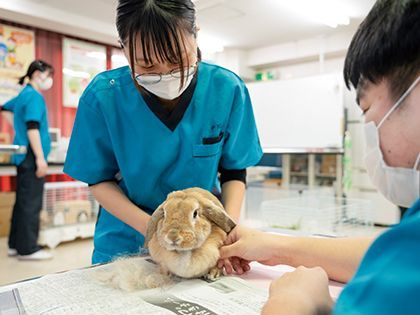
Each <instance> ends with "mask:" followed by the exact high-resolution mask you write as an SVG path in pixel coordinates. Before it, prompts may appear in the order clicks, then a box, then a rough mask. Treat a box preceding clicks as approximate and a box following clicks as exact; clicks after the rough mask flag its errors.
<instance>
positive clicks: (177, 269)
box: [147, 188, 234, 278]
mask: <svg viewBox="0 0 420 315" xmlns="http://www.w3.org/2000/svg"><path fill="white" fill-rule="evenodd" d="M159 211H160V212H161V213H159ZM156 216H157V217H158V218H160V219H158V220H157V224H156V230H155V232H154V233H153V231H152V232H151V231H148V238H149V237H150V239H148V243H147V245H148V248H149V252H150V255H151V257H152V258H153V260H154V261H155V262H156V263H158V264H159V265H160V267H161V270H162V271H163V272H169V273H171V274H174V275H177V276H180V277H183V278H194V277H201V276H205V277H207V278H217V277H219V276H220V275H221V270H220V269H218V268H217V266H216V265H217V261H218V259H219V257H220V256H219V248H220V247H221V246H222V245H223V242H224V240H225V238H226V235H227V232H229V231H230V229H232V228H233V226H234V223H233V221H232V220H231V219H230V218H229V217H228V216H227V214H226V212H225V211H224V209H223V206H222V204H221V203H220V201H219V200H218V199H217V198H216V197H215V196H214V195H212V194H211V193H210V192H208V191H206V190H203V189H200V188H190V189H186V190H182V191H176V192H173V193H171V194H169V195H168V198H167V199H166V201H165V202H164V203H163V204H162V205H161V206H160V207H159V208H158V210H157V213H156ZM214 221H216V222H214ZM216 223H217V224H216ZM149 227H150V226H149ZM222 228H224V229H228V231H224V230H223V229H222ZM151 229H153V227H151ZM149 232H151V233H149ZM149 234H152V235H149Z"/></svg>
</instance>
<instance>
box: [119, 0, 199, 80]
mask: <svg viewBox="0 0 420 315" xmlns="http://www.w3.org/2000/svg"><path fill="white" fill-rule="evenodd" d="M116 24H117V31H118V35H119V37H120V41H121V45H122V46H123V47H124V46H125V47H128V50H129V57H130V59H131V69H132V72H133V76H134V59H135V48H136V41H137V36H139V39H140V42H141V45H142V47H143V56H144V59H145V62H146V63H151V56H152V55H153V54H154V55H155V56H156V57H157V59H158V61H159V62H164V61H165V62H169V63H173V64H179V65H180V66H181V68H185V67H186V66H189V65H184V64H183V60H182V48H183V49H184V50H185V40H184V36H183V35H184V34H192V35H194V36H196V35H197V26H196V16H195V7H194V3H193V2H192V1H191V0H119V2H118V7H117V19H116ZM197 53H198V58H199V60H200V58H201V53H200V51H198V52H197ZM183 75H184V73H183V72H181V76H182V77H181V82H182V84H184V77H183Z"/></svg>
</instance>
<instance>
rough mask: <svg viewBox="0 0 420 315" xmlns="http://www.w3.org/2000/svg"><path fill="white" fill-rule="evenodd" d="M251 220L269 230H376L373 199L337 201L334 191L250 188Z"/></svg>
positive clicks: (352, 232)
mask: <svg viewBox="0 0 420 315" xmlns="http://www.w3.org/2000/svg"><path fill="white" fill-rule="evenodd" d="M246 213H247V216H248V217H247V219H250V220H253V221H254V222H255V221H258V226H259V227H260V228H265V229H269V230H271V229H279V230H290V231H296V232H297V233H298V234H319V235H329V236H354V235H366V234H369V233H371V232H372V230H373V217H372V204H371V202H370V201H369V200H362V199H354V198H337V197H335V196H334V192H333V190H332V189H330V190H328V189H326V188H323V189H303V188H302V187H299V189H289V190H282V189H279V188H278V187H277V188H268V187H264V188H261V187H249V188H248V191H247V200H246Z"/></svg>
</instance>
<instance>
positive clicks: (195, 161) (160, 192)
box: [64, 0, 262, 263]
mask: <svg viewBox="0 0 420 315" xmlns="http://www.w3.org/2000/svg"><path fill="white" fill-rule="evenodd" d="M117 29H118V33H119V37H120V40H121V46H122V48H123V49H124V52H125V54H126V56H127V58H128V60H129V63H130V67H123V68H119V69H116V70H111V71H107V72H104V73H101V74H99V75H98V76H97V77H96V78H95V79H94V80H93V81H92V82H91V84H90V85H89V86H88V87H87V89H86V90H85V92H84V93H83V95H82V97H81V99H80V103H79V107H78V111H77V116H76V121H75V124H74V129H73V133H72V137H71V141H70V146H69V150H68V154H67V160H66V163H65V167H64V171H65V173H67V174H69V175H70V176H72V177H74V178H76V179H78V180H81V181H83V182H86V183H88V184H89V185H91V189H92V192H93V194H94V196H95V197H96V199H97V200H98V201H99V203H100V204H101V209H100V213H99V217H98V221H97V224H96V230H95V236H94V246H95V248H94V253H93V258H92V261H93V263H99V262H107V261H110V260H112V259H113V258H115V257H117V256H121V255H127V254H133V253H138V252H139V250H140V249H141V247H142V245H143V242H144V234H145V232H146V228H147V223H148V220H149V217H150V215H151V214H152V213H153V211H154V210H155V209H156V208H157V207H158V205H159V204H160V203H162V202H163V201H164V199H165V198H166V196H167V194H168V193H170V192H172V191H174V190H179V189H184V188H188V187H201V188H203V189H206V190H209V191H212V192H214V193H215V194H218V193H220V192H221V198H222V201H223V203H224V206H225V208H226V210H227V212H228V213H229V214H230V215H231V216H232V217H233V218H234V219H238V217H239V211H240V207H241V204H242V200H243V196H244V191H245V175H246V168H247V167H249V166H253V165H255V164H257V163H258V161H259V160H260V158H261V156H262V150H261V147H260V144H259V139H258V134H257V130H256V126H255V120H254V116H253V112H252V106H251V102H250V98H249V95H248V91H247V89H246V87H245V85H244V83H243V82H242V81H241V79H240V78H239V77H238V76H236V75H235V74H234V73H232V72H230V71H228V70H226V69H224V68H221V67H219V66H216V65H212V64H209V63H206V62H202V61H200V52H199V49H198V47H197V42H196V37H197V27H196V24H195V9H194V5H193V3H192V1H190V0H177V1H169V0H163V1H162V0H159V1H158V0H147V1H146V0H144V1H140V0H120V1H119V4H118V8H117ZM218 172H220V174H221V176H220V181H219V178H218Z"/></svg>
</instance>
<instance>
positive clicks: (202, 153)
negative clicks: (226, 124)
mask: <svg viewBox="0 0 420 315" xmlns="http://www.w3.org/2000/svg"><path fill="white" fill-rule="evenodd" d="M222 146H223V141H220V142H217V143H213V144H195V145H194V146H193V156H194V157H206V156H215V155H218V154H219V153H220V151H221V150H222Z"/></svg>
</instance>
